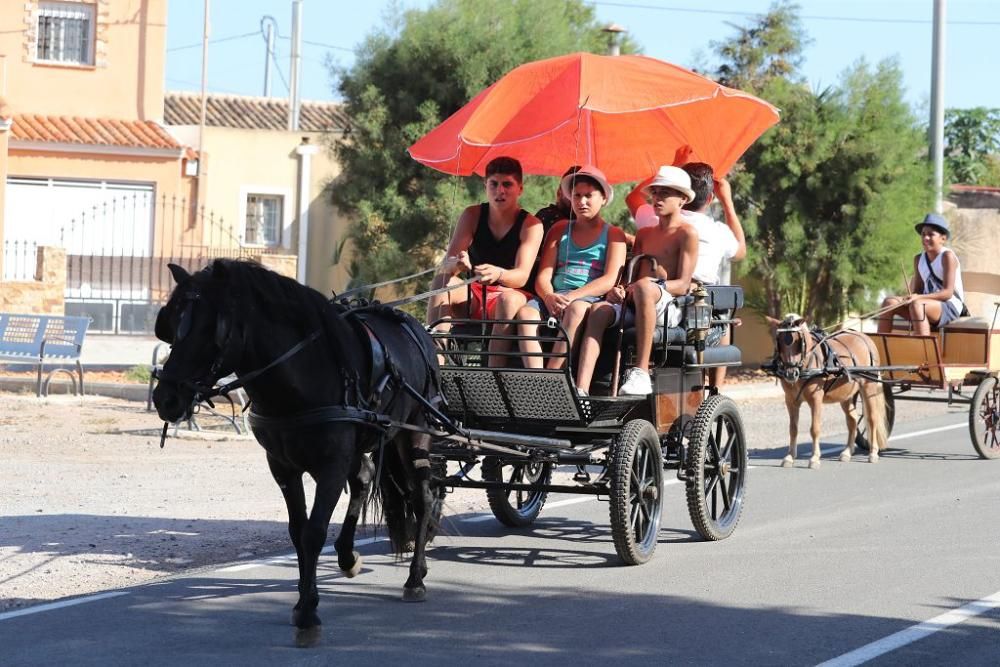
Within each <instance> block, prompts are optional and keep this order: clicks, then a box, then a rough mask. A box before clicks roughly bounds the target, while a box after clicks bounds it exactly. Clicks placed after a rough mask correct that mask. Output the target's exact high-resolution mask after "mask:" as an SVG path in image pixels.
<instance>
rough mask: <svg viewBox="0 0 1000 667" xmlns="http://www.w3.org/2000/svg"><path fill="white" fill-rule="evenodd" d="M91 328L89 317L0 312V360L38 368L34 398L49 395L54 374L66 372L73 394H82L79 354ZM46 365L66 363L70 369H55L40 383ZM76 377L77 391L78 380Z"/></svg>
mask: <svg viewBox="0 0 1000 667" xmlns="http://www.w3.org/2000/svg"><path fill="white" fill-rule="evenodd" d="M89 325H90V318H89V317H64V316H61V315H31V314H21V313H0V361H6V362H16V363H25V364H33V365H34V366H35V367H36V368H37V369H38V380H37V382H36V384H35V394H36V395H37V396H42V395H45V396H48V393H49V382H50V381H51V380H52V376H53V375H55V374H56V373H66V374H68V375H69V377H70V379H71V380H72V381H73V393H74V394H77V393H79V395H80V396H82V395H83V366H82V365H81V364H80V351H81V350H82V349H83V339H84V337H85V336H86V335H87V327H88V326H89ZM46 362H57V363H69V362H73V363H74V364H75V365H76V371H75V375H74V371H73V369H71V368H63V367H59V368H54V369H52V370H51V371H49V374H48V375H47V376H46V377H45V382H44V384H43V382H42V370H43V367H44V365H45V363H46ZM78 378H79V391H78V390H77V386H78V385H77V379H78Z"/></svg>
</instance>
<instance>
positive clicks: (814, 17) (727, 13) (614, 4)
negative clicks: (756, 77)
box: [591, 0, 1000, 26]
mask: <svg viewBox="0 0 1000 667" xmlns="http://www.w3.org/2000/svg"><path fill="white" fill-rule="evenodd" d="M591 4H594V5H604V6H606V7H623V8H626V9H652V10H655V11H665V12H682V13H687V14H720V15H724V16H748V17H754V16H761V15H762V14H763V13H764V12H741V11H736V10H732V11H730V10H725V9H693V8H690V7H664V6H663V5H641V4H637V3H632V2H605V1H604V0H596V1H595V2H592V3H591ZM799 18H800V19H803V20H809V21H848V22H853V23H913V24H926V25H930V24H931V23H932V21H931V20H930V19H888V18H863V17H860V16H819V15H814V14H800V15H799ZM947 24H948V25H977V26H979V25H1000V21H947Z"/></svg>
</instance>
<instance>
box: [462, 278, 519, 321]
mask: <svg viewBox="0 0 1000 667" xmlns="http://www.w3.org/2000/svg"><path fill="white" fill-rule="evenodd" d="M484 289H485V290H486V317H485V319H488V320H493V319H496V310H497V301H498V300H499V299H500V295H501V294H503V293H504V292H510V291H514V292H521V293H522V294H524V295H525V297H526V298H529V299H530V298H531V295H530V294H528V293H527V292H525V291H524V290H519V289H516V288H513V287H501V286H500V285H484V284H483V283H472V284H471V285H469V291H470V292H471V294H470V297H469V299H470V300H469V317H470V318H472V319H474V320H479V319H484V317H483V290H484Z"/></svg>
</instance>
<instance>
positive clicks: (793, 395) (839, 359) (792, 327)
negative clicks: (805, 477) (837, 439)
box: [767, 314, 888, 469]
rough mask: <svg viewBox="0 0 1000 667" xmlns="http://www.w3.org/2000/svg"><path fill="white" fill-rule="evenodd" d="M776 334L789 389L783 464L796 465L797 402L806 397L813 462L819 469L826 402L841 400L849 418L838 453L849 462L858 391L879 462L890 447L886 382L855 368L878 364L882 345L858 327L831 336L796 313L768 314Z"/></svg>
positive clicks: (872, 456) (778, 365)
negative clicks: (780, 316) (844, 442)
mask: <svg viewBox="0 0 1000 667" xmlns="http://www.w3.org/2000/svg"><path fill="white" fill-rule="evenodd" d="M767 321H768V323H769V324H770V325H771V328H772V330H773V331H774V334H775V341H776V349H777V354H776V356H775V360H774V365H775V371H776V374H777V376H778V377H779V378H780V379H781V388H782V389H783V390H784V391H785V407H786V408H787V409H788V454H787V455H786V456H785V458H784V459H783V460H782V462H781V466H782V467H783V468H790V467H792V466H794V465H795V443H796V440H797V439H798V435H799V406H801V405H802V402H803V401H805V402H807V403H808V404H809V408H810V410H811V413H812V424H811V425H810V428H809V434H810V435H811V436H812V445H813V451H812V456H810V457H809V467H810V468H813V469H815V468H819V466H820V451H819V433H820V426H821V421H822V420H821V411H822V409H823V404H824V403H840V407H841V409H842V410H843V411H844V416H845V417H846V418H847V446H846V447H844V451H843V452H841V453H840V460H841V461H850V460H851V456H852V455H853V454H854V439H855V436H856V435H857V432H858V416H857V414H856V413H855V410H854V402H855V396H856V395H858V394H860V395H861V400H863V401H864V414H865V419H866V421H867V426H868V433H869V437H870V438H871V447H870V449H869V455H868V460H869V461H870V462H871V463H877V462H878V453H879V451H880V450H883V449H885V448H886V443H887V441H888V427H887V424H886V412H885V395H884V394H883V393H882V384H881V383H880V382H878V381H877V380H875V379H872V378H871V377H870V376H869V377H864V376H863V375H865V374H863V373H853V374H852V373H851V369H852V368H857V367H864V366H867V367H874V366H878V365H879V356H878V350H876V349H875V345H874V343H872V340H871V339H870V338H869V337H868V336H866V335H864V334H863V333H860V332H858V331H838V332H837V333H834V334H832V335H829V336H827V335H825V334H823V333H822V332H819V331H814V330H810V329H809V327H808V326H807V325H806V321H805V320H804V319H803V318H801V317H799V316H798V315H794V314H793V315H786V316H785V318H784V319H783V320H776V319H774V318H773V317H768V318H767Z"/></svg>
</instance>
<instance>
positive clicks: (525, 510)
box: [483, 456, 552, 528]
mask: <svg viewBox="0 0 1000 667" xmlns="http://www.w3.org/2000/svg"><path fill="white" fill-rule="evenodd" d="M483 479H484V480H486V481H487V482H504V483H505V484H530V485H531V486H532V487H538V488H532V489H531V490H528V491H525V490H519V489H511V488H510V487H507V488H504V487H494V488H491V489H486V499H487V500H489V501H490V509H491V510H492V511H493V516H495V517H496V518H497V521H499V522H500V523H502V524H503V525H505V526H510V527H511V528H523V527H525V526H530V525H531V524H532V522H533V521H534V520H535V519H536V518H538V513H539V512H541V511H542V506H543V505H545V499H546V498H547V497H548V495H549V494H548V491H545V489H544V487H546V486H548V485H549V483H550V482H551V479H552V465H551V464H549V463H540V462H537V461H535V462H531V463H507V462H505V461H501V460H500V459H499V458H497V457H496V456H486V457H483Z"/></svg>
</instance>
